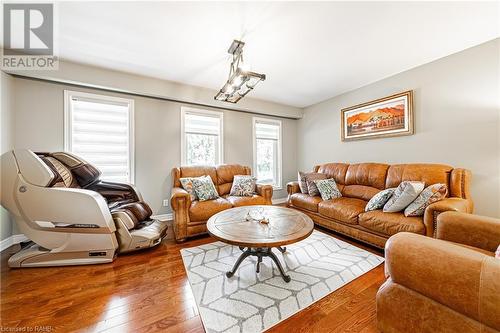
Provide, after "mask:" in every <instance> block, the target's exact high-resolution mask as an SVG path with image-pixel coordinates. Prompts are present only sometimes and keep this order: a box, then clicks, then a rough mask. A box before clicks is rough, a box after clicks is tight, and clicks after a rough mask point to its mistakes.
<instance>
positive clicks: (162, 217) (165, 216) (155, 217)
mask: <svg viewBox="0 0 500 333" xmlns="http://www.w3.org/2000/svg"><path fill="white" fill-rule="evenodd" d="M151 218H152V219H153V220H160V221H171V220H173V219H174V214H172V213H168V214H158V215H151Z"/></svg>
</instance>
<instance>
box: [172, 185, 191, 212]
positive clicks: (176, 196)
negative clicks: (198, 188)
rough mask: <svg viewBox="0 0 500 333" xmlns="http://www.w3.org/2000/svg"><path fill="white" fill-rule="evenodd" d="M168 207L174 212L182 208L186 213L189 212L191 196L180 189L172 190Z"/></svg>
mask: <svg viewBox="0 0 500 333" xmlns="http://www.w3.org/2000/svg"><path fill="white" fill-rule="evenodd" d="M170 206H171V207H172V210H174V211H178V210H180V209H182V208H184V209H185V210H186V212H187V210H189V207H191V195H190V194H189V193H188V192H187V191H186V190H185V189H183V188H181V187H174V188H172V194H171V196H170Z"/></svg>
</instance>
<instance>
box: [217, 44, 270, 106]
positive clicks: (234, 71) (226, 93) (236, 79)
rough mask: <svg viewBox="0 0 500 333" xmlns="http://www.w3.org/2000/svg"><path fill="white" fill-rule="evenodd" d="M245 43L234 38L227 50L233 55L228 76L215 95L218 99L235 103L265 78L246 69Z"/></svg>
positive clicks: (263, 75)
mask: <svg viewBox="0 0 500 333" xmlns="http://www.w3.org/2000/svg"><path fill="white" fill-rule="evenodd" d="M244 45H245V43H243V42H242V41H239V40H234V41H233V43H232V44H231V46H230V47H229V50H227V52H228V53H229V54H232V55H233V61H232V63H231V68H230V69H229V78H228V79H227V82H226V84H224V86H223V87H222V89H221V90H220V91H219V93H217V95H215V97H214V98H215V99H216V100H218V101H224V102H230V103H237V102H238V101H239V100H240V99H242V98H243V97H244V96H245V95H246V94H248V93H249V92H250V90H252V89H253V88H254V87H255V86H256V85H257V83H259V82H260V81H264V80H265V79H266V75H265V74H259V73H255V72H251V71H249V70H247V69H246V68H247V67H246V66H245V65H244V64H243V46H244Z"/></svg>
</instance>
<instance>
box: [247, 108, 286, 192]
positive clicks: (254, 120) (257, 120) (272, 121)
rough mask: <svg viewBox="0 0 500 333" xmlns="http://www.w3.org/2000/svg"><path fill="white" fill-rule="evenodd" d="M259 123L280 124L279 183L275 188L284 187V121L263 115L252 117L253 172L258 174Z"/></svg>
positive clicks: (280, 188)
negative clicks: (257, 127)
mask: <svg viewBox="0 0 500 333" xmlns="http://www.w3.org/2000/svg"><path fill="white" fill-rule="evenodd" d="M257 123H267V124H272V125H278V127H279V137H278V141H279V142H278V179H277V184H276V185H273V189H274V190H282V189H283V158H282V157H283V122H282V121H281V120H277V119H271V118H262V117H252V141H253V172H254V174H255V175H256V176H257V135H256V125H257Z"/></svg>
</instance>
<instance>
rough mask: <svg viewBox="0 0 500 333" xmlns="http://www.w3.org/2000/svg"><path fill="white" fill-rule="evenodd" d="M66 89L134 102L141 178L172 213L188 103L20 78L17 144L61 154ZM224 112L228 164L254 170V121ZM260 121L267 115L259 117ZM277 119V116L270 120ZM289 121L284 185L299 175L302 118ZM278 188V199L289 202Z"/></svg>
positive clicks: (157, 204)
mask: <svg viewBox="0 0 500 333" xmlns="http://www.w3.org/2000/svg"><path fill="white" fill-rule="evenodd" d="M65 89H69V90H78V91H86V92H93V93H97V94H106V95H113V96H123V97H127V98H132V99H134V106H135V172H136V175H135V180H136V185H137V187H138V188H139V189H140V190H141V193H142V194H143V196H144V199H145V200H146V201H147V202H148V203H149V204H150V205H151V206H152V209H153V211H154V213H155V214H163V213H168V212H170V207H162V206H161V205H162V200H163V199H168V198H170V189H171V177H170V171H171V169H172V168H173V167H176V166H179V165H180V157H181V156H180V155H181V153H180V138H181V128H180V119H181V118H180V117H181V116H180V110H181V106H182V105H183V104H181V103H175V102H169V101H163V100H158V99H152V98H145V97H135V96H128V95H125V94H116V93H108V92H101V91H98V90H95V89H88V88H85V89H82V88H75V87H73V86H68V85H64V84H56V83H49V82H43V81H37V80H31V79H24V78H14V91H13V94H14V95H13V96H14V97H13V98H14V100H16V101H17V102H16V105H15V117H14V125H13V132H14V135H13V137H14V146H15V147H16V148H29V149H31V150H34V151H49V152H50V151H61V150H63V147H64V142H63V130H64V128H63V111H64V106H63V93H64V90H65ZM223 113H224V162H225V163H239V164H243V165H248V166H250V167H252V165H253V161H252V154H253V146H252V144H253V143H252V139H253V137H252V117H253V115H251V114H248V113H242V112H236V111H223ZM259 117H262V116H260V115H259ZM270 118H273V117H270ZM282 122H283V184H286V182H287V181H290V180H293V179H294V178H295V174H296V169H297V167H296V158H295V145H296V120H292V119H282ZM285 196H286V190H285V189H283V190H277V191H275V193H274V198H283V197H285Z"/></svg>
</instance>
